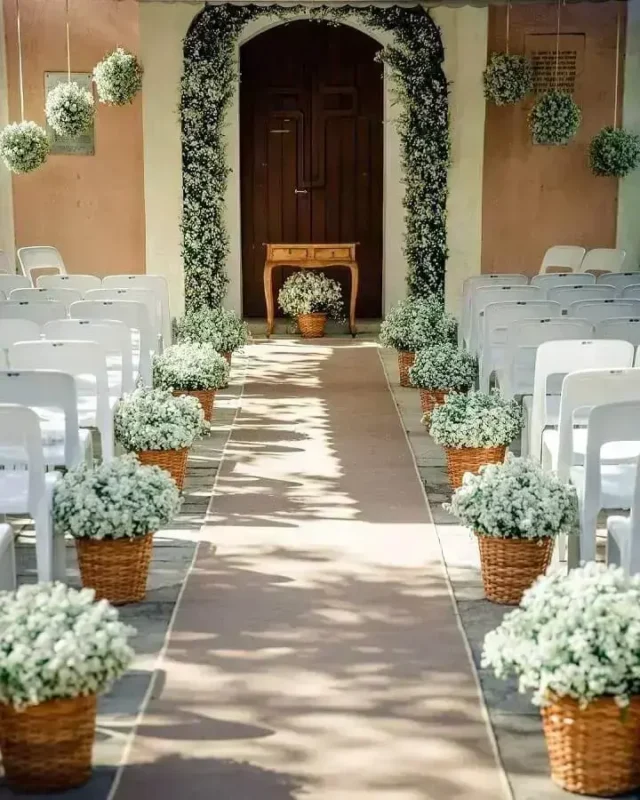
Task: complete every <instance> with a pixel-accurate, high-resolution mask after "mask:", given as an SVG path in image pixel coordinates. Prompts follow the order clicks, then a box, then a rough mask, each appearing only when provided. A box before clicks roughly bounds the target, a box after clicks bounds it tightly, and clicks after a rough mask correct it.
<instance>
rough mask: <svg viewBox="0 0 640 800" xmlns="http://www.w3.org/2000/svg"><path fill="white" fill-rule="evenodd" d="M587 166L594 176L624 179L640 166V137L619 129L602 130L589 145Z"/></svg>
mask: <svg viewBox="0 0 640 800" xmlns="http://www.w3.org/2000/svg"><path fill="white" fill-rule="evenodd" d="M589 164H590V166H591V171H592V172H593V174H594V175H598V176H601V177H604V178H624V177H625V176H626V175H628V174H629V173H630V172H633V170H634V169H636V168H637V167H638V166H639V165H640V136H639V135H638V134H637V133H631V131H625V130H624V129H621V128H620V129H616V128H611V127H609V128H603V129H602V130H601V131H600V133H597V134H596V135H595V136H594V137H593V139H592V140H591V144H590V145H589Z"/></svg>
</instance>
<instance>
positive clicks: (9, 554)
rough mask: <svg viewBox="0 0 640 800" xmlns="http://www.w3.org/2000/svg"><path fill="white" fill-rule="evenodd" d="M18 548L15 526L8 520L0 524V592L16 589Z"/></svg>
mask: <svg viewBox="0 0 640 800" xmlns="http://www.w3.org/2000/svg"><path fill="white" fill-rule="evenodd" d="M16 585H17V580H16V548H15V540H14V533H13V528H12V527H11V525H8V524H7V523H6V522H4V523H2V525H0V592H13V591H14V590H15V589H16Z"/></svg>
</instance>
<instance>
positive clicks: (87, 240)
mask: <svg viewBox="0 0 640 800" xmlns="http://www.w3.org/2000/svg"><path fill="white" fill-rule="evenodd" d="M3 6H4V21H5V28H6V31H5V32H6V43H7V62H8V74H9V85H10V91H9V104H10V111H11V116H12V118H14V119H18V118H19V113H20V106H19V90H18V54H17V44H16V36H15V29H16V26H15V4H14V3H9V2H6V3H4V4H3ZM64 7H65V4H64V0H29V2H23V3H22V4H21V16H22V32H23V43H24V75H25V91H26V104H25V105H26V109H25V112H26V116H27V118H28V119H33V120H35V121H36V122H38V123H40V124H43V123H44V101H45V98H44V73H45V72H46V71H64V70H65V69H66V50H65V17H64ZM70 22H71V68H72V70H73V71H76V72H91V70H92V69H93V67H94V66H95V64H96V63H97V62H98V61H99V60H100V59H101V58H102V57H103V56H104V55H105V53H107V52H108V51H109V50H111V49H113V48H114V47H115V46H117V45H122V46H123V47H126V48H128V49H130V50H132V51H133V52H137V51H138V44H139V41H138V3H137V0H120V2H117V3H114V2H98V1H97V0H91V2H86V1H84V2H76V3H70ZM0 113H1V112H0ZM95 127H96V153H95V155H94V156H66V155H55V156H53V155H52V156H49V159H48V160H47V163H46V164H45V165H44V166H43V167H41V168H40V169H39V170H37V171H36V172H34V173H32V174H30V175H22V176H16V177H14V178H13V204H14V217H15V237H16V243H17V245H18V246H22V245H35V244H45V245H54V246H56V247H57V248H58V249H59V250H60V251H61V253H62V256H63V258H64V260H65V263H66V264H67V266H68V268H69V269H70V270H71V271H73V272H94V273H97V274H100V273H118V272H143V271H144V258H145V253H144V194H143V153H142V104H141V100H140V98H137V99H136V100H135V102H134V103H133V105H131V106H126V107H124V108H115V107H110V106H105V105H101V104H98V105H97V114H96V126H95ZM0 169H2V170H3V171H4V167H0ZM3 180H6V175H3Z"/></svg>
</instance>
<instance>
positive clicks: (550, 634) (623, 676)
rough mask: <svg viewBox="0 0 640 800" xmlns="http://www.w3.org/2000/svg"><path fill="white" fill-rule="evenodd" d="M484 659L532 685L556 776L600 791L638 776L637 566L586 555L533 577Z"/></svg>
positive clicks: (628, 785)
mask: <svg viewBox="0 0 640 800" xmlns="http://www.w3.org/2000/svg"><path fill="white" fill-rule="evenodd" d="M482 663H483V666H485V667H490V668H492V669H493V671H494V672H495V674H496V676H497V677H499V678H504V677H507V676H509V675H515V676H517V677H518V678H519V686H520V691H522V692H527V691H531V692H533V695H532V700H533V703H535V704H536V705H538V706H540V707H541V712H542V723H543V729H544V734H545V739H546V743H547V749H548V751H549V760H550V763H551V776H552V778H553V780H554V782H555V783H557V784H558V785H559V786H561V787H562V788H563V789H565V790H566V791H569V792H576V793H578V794H585V795H589V796H597V797H610V796H613V795H618V794H624V793H626V792H629V791H632V790H634V789H637V788H638V787H639V786H640V758H638V743H639V742H640V576H638V575H635V576H633V577H632V578H627V577H625V575H624V573H623V571H622V570H621V569H619V568H615V567H606V566H605V565H604V564H596V563H594V562H592V563H589V564H586V565H585V566H583V567H581V568H579V569H574V570H571V571H570V572H569V574H568V575H565V574H563V573H559V572H558V573H554V574H551V575H547V576H546V577H544V578H540V579H539V580H538V582H537V583H536V584H535V585H534V586H533V588H531V589H529V590H528V591H527V592H525V595H524V597H523V599H522V604H521V607H520V608H519V609H516V610H515V611H512V612H511V613H510V614H507V616H506V617H504V619H503V621H502V624H501V625H500V626H499V627H498V628H497V629H496V630H493V631H491V632H490V633H488V634H487V636H486V638H485V641H484V652H483V658H482Z"/></svg>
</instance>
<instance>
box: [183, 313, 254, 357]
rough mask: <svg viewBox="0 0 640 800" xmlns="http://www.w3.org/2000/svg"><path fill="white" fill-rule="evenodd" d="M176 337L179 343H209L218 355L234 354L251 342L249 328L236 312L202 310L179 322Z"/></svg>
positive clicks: (188, 314)
mask: <svg viewBox="0 0 640 800" xmlns="http://www.w3.org/2000/svg"><path fill="white" fill-rule="evenodd" d="M176 336H177V339H178V341H179V342H199V343H208V344H212V345H213V347H214V348H215V349H216V351H217V352H218V353H233V352H235V351H236V350H239V349H240V348H241V347H243V346H244V345H245V344H247V342H248V341H249V328H248V326H247V324H246V322H244V321H243V320H242V319H241V318H240V317H239V316H238V315H237V314H236V313H235V311H228V310H227V309H226V308H200V309H196V310H195V311H187V313H186V314H185V316H184V317H182V319H180V320H179V321H178V324H177V326H176Z"/></svg>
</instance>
